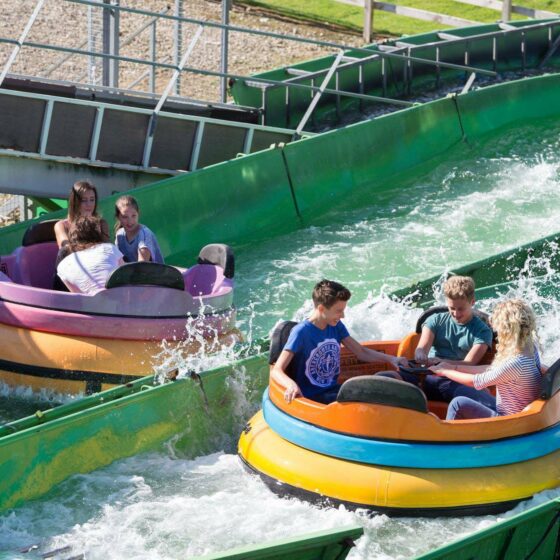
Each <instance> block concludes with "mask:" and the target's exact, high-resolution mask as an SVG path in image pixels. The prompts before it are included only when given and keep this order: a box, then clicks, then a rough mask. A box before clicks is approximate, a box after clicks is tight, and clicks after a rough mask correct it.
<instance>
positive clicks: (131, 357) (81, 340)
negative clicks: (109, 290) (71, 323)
mask: <svg viewBox="0 0 560 560" xmlns="http://www.w3.org/2000/svg"><path fill="white" fill-rule="evenodd" d="M232 336H234V335H232V334H231V333H226V334H223V335H221V336H220V337H218V338H217V340H216V341H214V340H212V344H214V343H215V344H216V346H217V345H219V344H220V342H221V341H222V340H224V341H227V342H230V341H231V337H232ZM0 340H2V344H1V345H0V359H1V360H7V361H8V362H13V363H14V364H17V365H22V366H31V367H33V366H38V367H45V368H53V369H58V370H69V371H73V370H75V371H88V372H99V373H113V374H117V375H132V376H135V377H143V376H145V375H151V374H152V373H154V368H155V367H156V366H157V365H158V363H163V361H164V359H165V358H166V357H167V356H168V355H169V353H170V352H173V353H174V354H175V353H177V352H178V351H180V352H181V353H183V354H184V355H187V354H191V353H194V352H196V351H197V350H199V349H200V344H199V343H198V342H193V343H190V342H188V343H187V342H184V341H166V343H165V348H167V351H166V352H164V345H163V343H162V342H160V341H146V340H122V339H111V338H94V337H84V336H71V335H64V334H56V333H48V332H41V331H34V330H30V329H24V328H19V327H12V326H8V325H0ZM209 349H211V347H210V344H209ZM0 380H1V381H3V382H5V383H7V384H10V385H14V386H17V385H27V386H30V387H32V388H33V389H42V388H45V389H52V390H55V391H59V392H65V393H66V392H67V393H78V392H81V391H84V389H85V383H84V382H83V381H73V380H61V379H56V378H54V379H49V378H46V377H35V376H32V375H25V374H22V373H15V372H13V371H9V370H8V371H6V370H3V369H1V368H0ZM111 386H113V385H112V384H109V383H107V384H103V387H102V388H103V389H105V388H109V387H111Z"/></svg>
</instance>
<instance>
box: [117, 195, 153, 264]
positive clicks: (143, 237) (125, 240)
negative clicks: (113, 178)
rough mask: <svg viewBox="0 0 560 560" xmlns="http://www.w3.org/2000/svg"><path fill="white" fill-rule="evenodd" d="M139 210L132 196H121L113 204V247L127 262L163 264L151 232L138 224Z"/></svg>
mask: <svg viewBox="0 0 560 560" xmlns="http://www.w3.org/2000/svg"><path fill="white" fill-rule="evenodd" d="M139 217H140V209H139V207H138V202H137V201H136V199H135V198H134V197H133V196H129V195H124V196H121V197H120V198H119V199H118V200H117V202H116V204H115V218H116V221H117V223H116V224H115V230H116V237H115V245H116V246H117V247H118V248H119V250H120V251H121V253H122V254H123V255H124V259H125V261H127V262H136V261H153V262H157V263H161V264H163V256H162V254H161V249H160V248H159V244H158V242H157V239H156V236H155V235H154V233H153V232H152V230H151V229H150V228H148V227H146V226H144V225H142V224H141V223H139V222H138V219H139Z"/></svg>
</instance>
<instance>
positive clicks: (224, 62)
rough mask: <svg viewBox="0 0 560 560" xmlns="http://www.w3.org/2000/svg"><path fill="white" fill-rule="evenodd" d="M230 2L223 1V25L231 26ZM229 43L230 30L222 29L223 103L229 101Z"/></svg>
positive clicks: (221, 80)
mask: <svg viewBox="0 0 560 560" xmlns="http://www.w3.org/2000/svg"><path fill="white" fill-rule="evenodd" d="M229 9H230V0H222V24H223V25H229ZM228 43H229V30H228V28H227V27H224V28H222V52H221V70H220V71H221V72H222V74H224V76H222V77H221V78H220V100H221V102H222V103H225V102H226V101H227V82H228V80H227V76H226V74H227V72H228Z"/></svg>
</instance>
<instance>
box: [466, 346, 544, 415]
mask: <svg viewBox="0 0 560 560" xmlns="http://www.w3.org/2000/svg"><path fill="white" fill-rule="evenodd" d="M541 381H542V373H541V361H540V358H539V352H538V351H537V349H536V348H535V355H534V357H530V356H526V355H524V354H518V355H517V356H512V357H511V358H508V359H507V360H504V361H503V362H502V363H501V364H499V365H496V366H491V367H490V368H489V369H488V370H486V371H485V372H484V373H479V374H477V375H475V376H474V377H473V383H474V387H475V389H478V390H479V391H480V389H484V388H485V387H490V386H491V385H496V411H497V412H498V415H499V416H504V415H506V414H515V413H516V412H521V411H522V410H523V409H524V408H525V407H526V406H527V405H528V404H530V403H532V402H533V401H534V400H536V399H538V398H539V395H540V389H541Z"/></svg>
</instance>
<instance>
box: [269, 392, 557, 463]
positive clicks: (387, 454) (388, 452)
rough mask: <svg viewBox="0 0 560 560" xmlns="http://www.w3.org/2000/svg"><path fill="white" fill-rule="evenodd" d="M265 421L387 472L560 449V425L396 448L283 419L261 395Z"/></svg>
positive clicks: (306, 443) (308, 445)
mask: <svg viewBox="0 0 560 560" xmlns="http://www.w3.org/2000/svg"><path fill="white" fill-rule="evenodd" d="M263 413H264V418H265V420H266V422H267V424H268V425H269V426H270V428H271V429H272V430H273V431H274V432H276V433H277V434H278V435H279V436H280V437H282V438H283V439H285V440H287V441H289V442H291V443H293V444H295V445H298V446H300V447H303V448H304V449H309V450H310V451H315V452H317V453H321V454H323V455H328V456H330V457H338V458H339V459H346V460H348V461H355V462H359V463H367V464H372V465H382V466H387V467H414V468H424V469H467V468H477V467H495V466H499V465H509V464H512V463H521V462H523V461H528V460H530V459H536V458H537V457H542V456H543V455H548V454H549V453H552V452H553V451H556V450H558V449H560V425H556V426H553V427H552V428H548V429H546V430H542V431H540V432H535V433H533V434H528V435H525V436H519V437H513V438H509V439H504V440H499V441H488V442H476V443H472V442H465V443H395V442H387V441H380V440H375V439H364V438H359V437H353V436H348V435H344V434H340V433H336V432H331V431H329V430H324V429H321V428H318V427H316V426H313V425H312V424H308V423H306V422H303V421H301V420H298V419H296V418H293V417H292V416H289V415H288V414H285V413H284V412H283V411H281V410H280V409H279V408H277V407H276V406H275V405H274V403H272V402H271V400H270V399H269V396H268V389H267V390H266V391H265V393H264V396H263Z"/></svg>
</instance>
